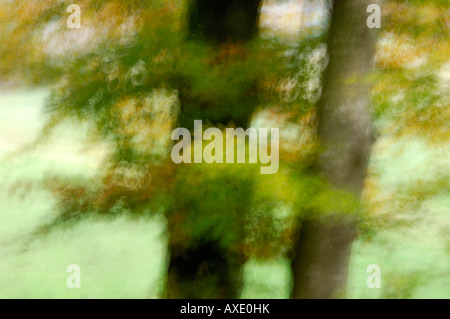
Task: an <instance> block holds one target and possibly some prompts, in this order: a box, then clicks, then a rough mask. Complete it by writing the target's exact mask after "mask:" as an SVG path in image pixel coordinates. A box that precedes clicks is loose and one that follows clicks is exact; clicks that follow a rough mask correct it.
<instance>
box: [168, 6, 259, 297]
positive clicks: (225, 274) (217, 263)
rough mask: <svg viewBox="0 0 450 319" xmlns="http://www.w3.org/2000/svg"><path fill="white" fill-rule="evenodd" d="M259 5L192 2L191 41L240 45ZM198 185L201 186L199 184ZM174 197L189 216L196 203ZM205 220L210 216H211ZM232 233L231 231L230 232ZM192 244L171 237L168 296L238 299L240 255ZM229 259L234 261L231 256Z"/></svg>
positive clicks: (187, 118)
mask: <svg viewBox="0 0 450 319" xmlns="http://www.w3.org/2000/svg"><path fill="white" fill-rule="evenodd" d="M260 2H261V1H260V0H249V1H240V0H219V1H212V0H192V1H191V2H190V9H189V12H190V17H189V38H190V39H195V40H200V41H205V42H206V43H209V44H210V45H211V48H213V50H220V49H221V48H220V46H221V45H222V44H224V43H227V44H239V43H244V42H246V41H248V40H250V39H251V38H253V37H254V36H255V35H256V33H257V26H258V18H259V6H260ZM187 93H188V92H187ZM186 95H188V94H183V90H181V91H180V100H181V114H180V121H181V122H182V125H186V127H187V128H190V125H192V124H193V123H192V122H193V119H194V118H193V114H197V113H198V112H193V110H187V109H183V101H184V99H185V96H186ZM185 102H187V103H189V105H194V107H196V108H197V110H198V109H200V107H201V105H200V103H198V101H197V103H196V101H185ZM185 104H186V103H185ZM197 110H194V111H197ZM242 114H244V115H242ZM248 114H250V113H249V112H247V113H245V112H243V113H240V115H238V116H236V115H235V114H233V116H232V118H222V119H219V120H218V122H217V121H216V122H215V124H218V125H223V126H226V125H227V124H229V123H228V120H232V121H233V122H234V123H236V124H241V125H245V123H248V121H249V116H248ZM195 119H200V118H195ZM187 122H190V123H187ZM196 182H197V183H199V181H196ZM218 182H220V181H218ZM248 191H249V187H248V185H247V186H241V187H240V188H236V189H234V191H233V192H238V193H239V192H241V193H242V192H248ZM174 195H175V198H176V200H177V203H176V205H174V209H176V210H177V212H176V214H181V215H182V214H186V213H187V214H189V210H190V209H195V208H192V207H190V206H192V203H190V204H189V203H188V201H186V202H183V194H179V195H180V196H177V194H176V193H175V194H174ZM204 195H205V194H199V196H198V197H199V198H195V199H194V198H190V199H189V200H190V201H191V202H192V201H203V200H205V199H204V198H202V196H204ZM206 196H207V195H206ZM227 197H229V200H233V194H230V195H229V196H227ZM194 206H195V205H194ZM235 206H239V208H236V209H239V210H240V211H244V212H245V211H246V209H247V208H248V207H247V206H248V205H247V204H246V203H245V202H244V201H241V202H239V203H238V202H236V203H235ZM214 209H215V208H214V207H211V210H214ZM217 209H219V208H217ZM219 210H220V209H219ZM203 217H205V218H208V216H203ZM176 222H179V221H175V223H176ZM199 222H201V221H199ZM175 223H171V222H170V221H169V235H170V236H172V235H173V234H174V233H175V231H174V228H176V225H175ZM194 227H195V226H194ZM230 231H233V230H231V229H230ZM205 237H206V236H205ZM190 244H191V245H190V248H188V249H186V248H185V247H186V246H185V245H180V244H179V243H176V242H175V243H174V242H173V241H172V240H170V239H169V248H170V254H171V257H170V264H169V269H168V279H167V285H166V295H167V297H168V298H194V299H197V298H238V297H239V294H240V288H241V284H242V280H241V267H242V263H243V261H242V260H240V259H239V258H236V256H232V255H233V252H230V251H229V250H228V249H226V248H224V247H222V246H221V245H220V243H219V242H217V240H212V239H210V238H202V240H200V241H199V242H195V243H190ZM230 256H232V257H231V258H230Z"/></svg>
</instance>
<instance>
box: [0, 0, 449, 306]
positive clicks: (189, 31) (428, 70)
mask: <svg viewBox="0 0 450 319" xmlns="http://www.w3.org/2000/svg"><path fill="white" fill-rule="evenodd" d="M195 2H196V3H197V5H198V7H196V9H195V8H194V9H193V7H192V5H193V3H195ZM250 2H251V1H250ZM250 2H249V3H250ZM70 3H71V1H55V0H43V1H15V2H2V3H0V21H1V24H0V33H1V34H2V44H1V47H0V76H1V79H2V80H6V81H9V82H25V83H27V84H33V85H36V84H39V85H41V84H50V85H51V86H52V91H51V95H50V97H49V99H48V101H47V105H46V111H47V113H48V118H49V120H48V123H47V125H46V127H45V130H44V132H43V134H42V136H41V137H40V139H41V140H45V137H46V136H47V135H48V134H49V133H50V132H51V130H52V128H54V127H55V126H56V125H57V124H58V123H59V122H60V121H61V120H62V119H65V118H71V119H77V120H79V121H88V122H90V123H92V124H93V130H94V131H95V132H96V135H97V136H100V137H101V138H103V139H106V140H108V141H111V143H112V145H114V148H113V152H112V154H111V157H110V158H108V162H107V164H105V176H104V178H103V179H102V180H92V181H85V182H83V183H81V184H74V183H72V182H70V181H59V180H56V179H51V180H49V181H48V185H49V187H50V188H51V189H53V190H54V191H55V192H57V194H58V195H59V198H60V206H59V207H60V212H61V214H60V216H59V217H58V218H57V219H55V223H54V225H60V224H61V223H64V222H68V223H69V224H70V223H72V222H73V220H75V221H76V220H78V219H79V218H82V217H83V216H86V215H88V214H96V215H101V216H115V215H116V214H118V213H123V212H129V213H130V214H132V215H146V214H154V213H158V212H161V211H164V212H165V214H166V216H167V220H168V225H169V226H168V229H169V233H170V249H171V254H172V263H173V262H174V261H176V263H177V265H175V266H174V267H175V268H176V269H175V268H174V269H175V270H174V271H172V275H170V276H169V279H168V286H169V289H168V292H167V295H168V296H171V297H180V296H181V297H186V296H187V297H196V296H203V297H224V296H226V297H230V296H236V294H237V292H238V291H239V287H240V284H241V283H240V278H239V272H240V267H241V266H242V265H243V263H245V261H246V260H247V259H248V258H250V257H257V258H263V259H268V258H278V257H286V256H288V257H293V256H294V255H295V251H294V242H295V241H296V240H297V238H296V236H297V230H298V226H299V225H298V223H299V222H298V220H299V219H300V217H301V218H305V216H304V215H306V214H310V213H311V212H318V211H319V212H323V211H328V210H330V209H329V208H330V207H333V209H335V210H336V209H337V210H339V211H345V212H350V213H356V214H359V215H358V218H359V219H362V220H363V221H364V222H365V224H364V225H365V226H366V227H368V228H370V227H373V224H377V221H376V220H375V221H373V220H370V221H367V222H366V219H367V218H368V217H367V215H364V216H363V215H362V214H361V211H360V210H359V208H358V207H357V204H355V203H356V202H357V199H355V197H354V196H353V195H352V194H349V193H348V192H347V191H343V190H341V189H337V188H336V187H334V186H333V185H332V184H330V183H329V182H328V180H327V178H324V177H323V176H320V175H319V174H316V173H315V172H314V170H312V169H311V167H312V166H313V165H314V163H315V162H316V161H317V145H318V141H317V130H318V127H317V115H316V113H317V110H316V107H315V104H316V103H317V102H318V101H319V98H320V96H321V93H322V84H321V82H322V72H323V71H324V70H325V68H326V67H327V65H328V60H327V45H326V43H327V41H326V39H327V37H326V36H327V35H326V34H325V33H307V32H306V33H304V34H301V37H299V38H298V39H295V40H294V41H293V42H292V41H285V40H284V39H283V38H282V37H280V38H267V37H266V38H265V37H262V36H260V37H257V36H254V35H255V32H256V27H257V25H256V23H253V24H252V22H251V19H249V20H245V23H246V24H247V26H248V27H246V28H236V25H234V24H233V20H231V22H230V21H226V19H225V20H224V21H221V20H217V19H210V20H206V21H204V22H203V23H202V22H201V21H197V23H190V22H192V21H191V20H190V19H192V20H193V21H195V19H196V18H198V17H200V16H202V15H205V12H207V11H208V10H213V9H214V10H222V11H223V10H225V11H226V10H231V11H233V12H239V10H236V8H238V7H239V1H217V2H214V3H215V5H214V6H218V8H210V7H208V5H207V3H208V1H200V0H198V1H180V0H165V1H162V0H144V1H137V0H136V1H134V0H128V1H117V0H102V1H92V0H80V1H77V4H78V5H79V6H80V7H81V9H82V27H81V28H80V29H69V28H67V26H66V19H67V17H68V15H69V14H68V13H67V12H66V8H67V6H68V5H69V4H70ZM221 6H223V7H221ZM226 6H228V7H227V8H228V9H227V8H226ZM258 6H259V4H258V3H257V1H254V2H253V7H258ZM244 11H245V12H241V13H242V16H245V17H253V19H254V20H255V21H256V20H257V13H256V12H255V11H254V10H252V6H251V5H250V6H249V7H248V9H245V10H244ZM383 12H384V15H383V22H382V23H383V32H382V33H381V35H380V40H379V41H378V44H377V54H376V66H377V69H376V70H375V71H374V72H372V73H371V75H370V76H369V77H368V78H367V79H366V80H367V81H368V82H370V83H373V84H374V85H373V89H372V94H371V102H372V109H371V111H372V113H373V115H374V118H375V127H376V129H377V131H378V134H405V133H409V132H411V133H412V134H421V131H422V130H430V129H432V130H433V134H432V135H430V139H432V140H435V139H438V140H440V141H442V140H446V139H448V137H449V131H448V128H449V127H448V123H449V122H450V121H449V108H448V92H449V89H448V78H447V80H440V78H439V75H438V76H436V74H440V73H439V72H438V70H439V69H440V68H441V67H442V66H443V65H444V64H445V63H447V64H448V61H447V59H448V53H449V52H450V49H449V41H448V24H449V21H448V19H449V18H448V17H449V16H448V4H447V2H446V1H443V0H442V1H441V0H435V1H419V0H417V1H388V2H387V3H386V5H385V6H384V7H383ZM219 24H221V25H222V27H221V28H216V27H215V26H217V25H219ZM252 28H254V30H252ZM224 30H225V31H224ZM221 32H223V34H220V35H219V33H221ZM200 35H201V36H200ZM430 48H433V50H430ZM447 77H448V75H447ZM194 119H203V120H204V122H205V123H206V126H207V127H209V126H217V127H219V128H221V129H224V128H225V127H247V126H249V125H250V124H251V123H254V124H259V125H261V126H271V127H280V128H281V130H280V131H281V140H280V171H279V173H278V174H276V175H260V174H259V170H258V169H257V167H256V166H255V165H225V164H211V165H207V166H206V167H205V166H203V165H189V166H187V165H186V166H179V167H175V165H174V164H173V163H171V161H170V158H169V157H168V155H169V154H170V146H171V141H170V134H171V132H172V130H173V129H174V128H175V127H177V126H182V127H187V128H192V125H193V120H194ZM283 132H286V133H283ZM366 187H367V188H368V190H369V191H368V193H369V194H370V191H371V190H374V188H375V186H374V185H371V184H370V183H369V184H368V185H367V186H366ZM368 202H369V203H370V205H369V209H373V210H376V207H377V206H376V203H375V202H373V201H372V202H371V198H370V195H369V198H368ZM336 207H338V208H336ZM363 231H364V229H363ZM365 231H369V230H367V229H366V230H365ZM200 248H201V249H200ZM189 256H190V257H189ZM175 257H176V258H175ZM183 271H184V273H183ZM169 273H170V267H169ZM183 276H184V277H189V279H188V280H186V279H184V280H183V279H182V278H181V277H183ZM224 286H225V287H227V286H229V287H228V288H227V289H229V290H227V289H225V288H223V287H224ZM170 287H173V288H170ZM221 287H222V288H223V289H222V288H221Z"/></svg>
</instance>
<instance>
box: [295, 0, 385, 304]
mask: <svg viewBox="0 0 450 319" xmlns="http://www.w3.org/2000/svg"><path fill="white" fill-rule="evenodd" d="M376 2H377V1H374V0H358V1H355V0H339V1H335V2H334V8H333V14H332V22H331V27H330V32H329V46H328V48H329V54H330V64H329V67H328V69H327V71H326V74H325V77H324V87H323V95H322V98H321V100H320V101H319V105H318V114H319V137H320V139H321V143H322V152H321V154H320V156H319V159H318V163H317V168H318V170H319V172H320V173H321V174H322V175H323V176H324V177H326V178H327V180H328V181H329V182H330V184H331V185H332V186H333V187H335V188H337V189H340V190H343V191H348V192H350V193H352V194H353V195H355V196H357V198H359V197H360V195H361V191H362V188H363V183H364V178H365V174H366V169H367V163H368V157H369V154H370V148H371V145H372V143H373V141H374V137H373V132H372V126H371V119H370V111H369V108H368V106H369V94H370V86H369V85H368V83H367V75H368V74H370V72H371V71H372V66H373V58H374V53H375V41H376V29H369V28H368V27H367V24H366V20H367V18H368V16H369V13H367V12H366V10H367V7H368V5H369V4H372V3H376ZM328 210H329V211H328V212H315V213H319V214H314V215H319V216H321V217H319V218H315V219H312V218H311V219H309V220H307V221H305V222H304V223H303V225H302V227H301V230H300V236H299V243H298V246H297V255H296V257H295V258H294V260H293V264H292V267H293V276H294V284H293V298H336V297H343V296H344V294H343V293H344V291H345V284H346V281H347V269H348V262H349V256H350V251H351V245H352V242H353V239H354V237H355V233H356V216H355V215H354V214H353V215H352V214H348V212H345V211H339V209H338V208H333V207H329V209H328ZM320 213H328V214H326V216H325V214H320Z"/></svg>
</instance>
